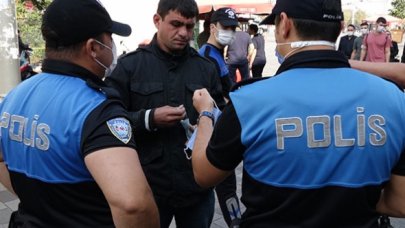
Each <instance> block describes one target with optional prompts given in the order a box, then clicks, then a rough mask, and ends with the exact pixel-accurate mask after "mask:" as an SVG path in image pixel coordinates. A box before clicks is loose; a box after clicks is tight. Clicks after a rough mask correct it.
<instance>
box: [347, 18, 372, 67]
mask: <svg viewBox="0 0 405 228" xmlns="http://www.w3.org/2000/svg"><path fill="white" fill-rule="evenodd" d="M360 33H361V35H360V36H359V37H356V39H355V40H354V43H353V51H352V55H351V57H350V59H352V60H360V55H361V45H363V39H364V36H365V35H367V34H368V23H367V22H363V23H361V24H360Z"/></svg>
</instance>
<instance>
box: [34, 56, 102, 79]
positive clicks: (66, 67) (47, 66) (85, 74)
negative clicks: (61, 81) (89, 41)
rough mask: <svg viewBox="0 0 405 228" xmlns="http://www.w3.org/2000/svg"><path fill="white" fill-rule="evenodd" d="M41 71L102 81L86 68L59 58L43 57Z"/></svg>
mask: <svg viewBox="0 0 405 228" xmlns="http://www.w3.org/2000/svg"><path fill="white" fill-rule="evenodd" d="M42 71H43V72H45V73H51V74H61V75H65V76H70V77H77V78H81V79H83V80H85V81H87V80H92V81H94V82H102V80H101V79H100V78H99V77H98V76H97V75H95V74H93V73H92V72H90V71H89V70H87V69H86V68H84V67H82V66H79V65H77V64H74V63H70V62H66V61H61V60H54V59H45V60H44V62H43V63H42Z"/></svg>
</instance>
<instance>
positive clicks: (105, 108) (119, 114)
mask: <svg viewBox="0 0 405 228" xmlns="http://www.w3.org/2000/svg"><path fill="white" fill-rule="evenodd" d="M114 118H124V119H126V120H128V121H129V118H128V113H127V111H126V110H125V109H124V108H123V106H122V105H121V103H120V102H119V101H117V100H106V101H105V102H103V103H102V104H101V105H99V106H98V107H97V108H96V109H94V110H93V111H92V112H91V113H90V114H89V116H88V117H87V119H86V121H85V123H84V126H83V131H82V137H81V148H82V155H83V157H85V156H86V155H88V154H89V153H92V152H94V151H96V150H100V149H105V148H109V147H131V148H134V149H135V141H134V138H133V134H132V132H131V138H130V140H129V142H127V143H125V142H124V141H121V140H120V139H119V138H117V137H116V136H115V135H114V134H113V133H112V131H111V130H110V129H109V127H108V125H107V121H108V120H111V119H114ZM129 126H131V124H130V125H129ZM131 131H132V130H131Z"/></svg>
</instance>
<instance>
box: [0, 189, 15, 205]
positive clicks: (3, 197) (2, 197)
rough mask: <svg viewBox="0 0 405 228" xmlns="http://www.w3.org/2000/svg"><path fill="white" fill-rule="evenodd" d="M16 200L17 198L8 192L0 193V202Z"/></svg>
mask: <svg viewBox="0 0 405 228" xmlns="http://www.w3.org/2000/svg"><path fill="white" fill-rule="evenodd" d="M15 199H17V197H16V196H15V195H14V194H12V193H11V192H9V191H1V192H0V201H1V202H3V203H5V202H9V201H12V200H15Z"/></svg>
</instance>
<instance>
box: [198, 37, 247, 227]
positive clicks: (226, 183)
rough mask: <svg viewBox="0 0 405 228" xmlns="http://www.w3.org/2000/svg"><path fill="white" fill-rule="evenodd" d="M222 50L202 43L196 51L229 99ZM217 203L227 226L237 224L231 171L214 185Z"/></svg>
mask: <svg viewBox="0 0 405 228" xmlns="http://www.w3.org/2000/svg"><path fill="white" fill-rule="evenodd" d="M223 51H224V50H221V49H219V48H217V47H215V46H214V45H212V44H210V43H207V44H204V45H203V46H202V47H201V48H200V50H199V51H198V52H199V53H200V55H202V56H204V57H205V58H207V59H209V60H211V62H213V63H214V64H215V67H216V69H217V72H218V75H219V77H220V79H221V86H222V95H223V96H224V97H226V98H228V99H229V91H230V89H231V87H232V80H231V78H230V77H229V70H228V66H227V65H226V63H225V60H224V52H223ZM215 192H216V193H217V198H218V203H219V206H220V207H221V211H222V215H223V216H224V219H225V222H226V223H227V225H228V226H229V227H234V226H237V225H238V224H239V221H240V217H241V211H240V205H239V199H238V196H237V195H236V176H235V172H232V174H231V175H229V176H228V177H227V178H226V179H225V180H223V181H222V182H221V183H220V184H218V185H217V186H216V187H215Z"/></svg>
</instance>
